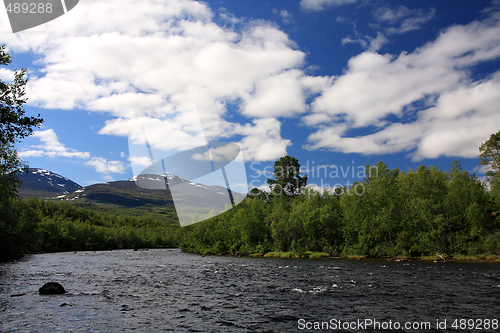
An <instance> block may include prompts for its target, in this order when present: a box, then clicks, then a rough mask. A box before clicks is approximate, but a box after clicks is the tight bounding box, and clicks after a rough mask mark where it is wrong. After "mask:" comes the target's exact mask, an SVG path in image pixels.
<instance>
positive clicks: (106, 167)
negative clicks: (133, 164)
mask: <svg viewBox="0 0 500 333" xmlns="http://www.w3.org/2000/svg"><path fill="white" fill-rule="evenodd" d="M85 164H86V165H90V166H93V167H94V168H95V170H96V171H97V172H99V173H104V174H109V173H124V172H125V164H124V163H123V162H122V161H108V160H106V159H105V158H103V157H92V159H91V160H90V161H87V162H86V163H85Z"/></svg>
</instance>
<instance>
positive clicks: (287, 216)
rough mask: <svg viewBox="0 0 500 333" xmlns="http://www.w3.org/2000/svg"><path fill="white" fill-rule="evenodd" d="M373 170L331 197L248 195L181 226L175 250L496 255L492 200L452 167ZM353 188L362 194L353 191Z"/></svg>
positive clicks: (499, 225)
mask: <svg viewBox="0 0 500 333" xmlns="http://www.w3.org/2000/svg"><path fill="white" fill-rule="evenodd" d="M374 167H376V169H377V170H378V172H377V173H374V174H372V175H370V176H368V177H366V178H365V179H364V180H363V181H362V182H360V183H355V184H354V185H353V187H351V188H350V189H348V188H344V189H338V190H337V191H336V193H323V194H320V193H318V192H316V191H312V190H307V189H306V190H305V191H303V192H302V194H300V195H297V196H295V197H292V196H287V195H280V196H272V195H271V196H268V195H265V194H263V193H262V194H260V195H253V196H252V195H249V196H248V197H247V198H246V199H245V200H244V201H243V202H242V203H241V204H240V205H239V206H237V207H236V208H235V209H232V210H230V211H228V212H226V213H224V214H222V215H219V216H217V217H214V218H212V219H210V220H207V221H204V222H202V223H198V224H194V225H191V226H187V227H185V228H183V229H182V235H183V237H182V242H181V244H180V247H181V248H182V249H183V250H184V251H188V252H197V253H211V254H219V253H230V254H243V255H247V254H258V255H265V254H268V255H274V254H276V253H279V252H283V253H284V254H285V256H286V255H290V256H308V254H310V253H311V252H316V253H317V252H320V253H321V252H323V253H325V255H329V256H341V255H342V256H350V255H356V256H366V257H422V256H431V255H442V256H447V257H450V256H460V255H462V256H479V255H482V254H500V215H499V214H500V211H499V210H500V205H499V202H498V197H497V198H495V196H494V192H493V191H488V190H486V188H485V187H484V186H483V184H482V183H481V182H480V181H479V180H478V178H477V177H475V176H474V175H471V174H470V173H469V172H468V171H466V170H463V169H462V168H461V167H460V165H459V163H458V162H454V163H453V164H452V166H451V168H450V171H449V172H444V171H441V170H439V169H438V168H435V167H429V168H428V167H425V166H420V167H419V168H418V169H417V170H414V171H413V170H409V171H408V172H402V171H400V170H398V169H393V170H391V169H389V168H388V167H387V165H386V164H384V163H382V162H379V163H377V164H376V165H375V166H374ZM356 185H358V186H363V187H364V194H362V195H357V194H355V193H354V190H353V188H354V187H355V186H356ZM254 194H257V192H256V191H255V192H254Z"/></svg>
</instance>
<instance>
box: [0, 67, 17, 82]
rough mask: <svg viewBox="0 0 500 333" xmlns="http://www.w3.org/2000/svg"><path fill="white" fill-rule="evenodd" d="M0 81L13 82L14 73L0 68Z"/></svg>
mask: <svg viewBox="0 0 500 333" xmlns="http://www.w3.org/2000/svg"><path fill="white" fill-rule="evenodd" d="M0 80H2V81H4V82H7V83H8V82H12V81H14V71H11V70H8V69H6V68H0Z"/></svg>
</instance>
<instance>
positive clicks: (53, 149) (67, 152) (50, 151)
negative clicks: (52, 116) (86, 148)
mask: <svg viewBox="0 0 500 333" xmlns="http://www.w3.org/2000/svg"><path fill="white" fill-rule="evenodd" d="M33 136H34V137H36V138H38V139H39V140H40V141H41V142H42V144H41V145H32V146H31V148H34V149H28V150H24V151H21V152H20V153H19V156H20V157H23V158H27V157H41V156H48V157H67V158H80V159H88V158H90V153H88V152H81V151H78V150H75V149H71V148H68V147H66V146H64V144H62V143H61V142H59V139H58V138H57V135H56V133H55V132H54V130H53V129H52V128H49V129H48V130H45V131H36V132H34V133H33Z"/></svg>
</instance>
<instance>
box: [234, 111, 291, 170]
mask: <svg viewBox="0 0 500 333" xmlns="http://www.w3.org/2000/svg"><path fill="white" fill-rule="evenodd" d="M280 130H281V124H280V122H279V121H278V120H276V119H275V118H268V119H256V120H254V121H253V125H245V126H241V127H240V128H239V129H238V131H239V132H240V133H241V134H242V135H245V137H244V138H243V139H242V140H241V141H240V142H239V143H238V145H239V146H240V147H241V148H242V149H243V152H244V155H243V156H244V158H245V161H251V160H254V161H271V160H276V159H278V158H280V157H282V156H285V155H286V148H287V147H288V146H289V145H291V142H290V140H286V139H283V138H281V135H280Z"/></svg>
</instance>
